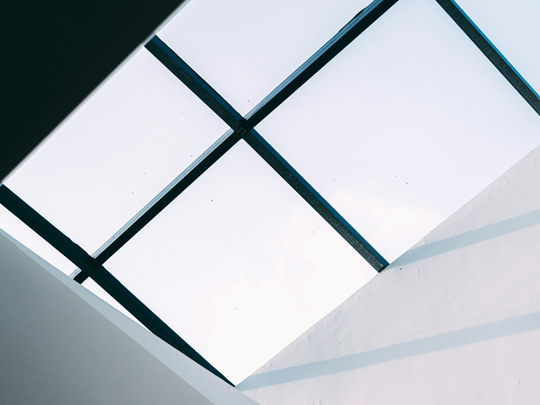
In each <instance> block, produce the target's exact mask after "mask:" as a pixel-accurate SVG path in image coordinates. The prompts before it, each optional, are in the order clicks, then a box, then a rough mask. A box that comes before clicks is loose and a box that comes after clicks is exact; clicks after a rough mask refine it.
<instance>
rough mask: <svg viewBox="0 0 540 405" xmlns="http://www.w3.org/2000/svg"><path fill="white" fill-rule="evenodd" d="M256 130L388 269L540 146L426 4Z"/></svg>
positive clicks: (516, 104)
mask: <svg viewBox="0 0 540 405" xmlns="http://www.w3.org/2000/svg"><path fill="white" fill-rule="evenodd" d="M257 130H258V131H259V132H260V133H261V135H262V136H264V137H266V139H267V140H268V141H269V142H270V143H271V144H272V145H273V146H274V147H275V148H276V149H277V150H278V152H280V153H282V154H283V156H284V157H285V158H286V159H287V160H288V161H289V163H291V164H292V165H293V167H295V168H296V169H297V170H298V171H299V172H300V173H301V174H302V175H303V176H305V177H306V179H307V180H308V181H309V182H310V183H311V184H312V185H313V186H314V187H315V189H317V190H318V191H319V192H321V193H322V195H323V197H325V198H326V199H327V200H328V201H329V202H330V204H332V205H333V206H334V208H336V209H337V210H338V212H340V213H341V214H342V215H343V216H344V217H345V219H347V220H348V221H349V222H351V223H352V225H353V226H354V227H355V228H356V230H357V231H358V232H360V234H361V235H362V236H364V237H365V238H366V239H367V240H368V241H369V242H370V243H371V244H372V245H374V247H375V248H376V249H377V250H378V251H379V252H380V253H381V254H382V255H383V256H384V257H385V258H386V259H387V260H389V261H393V260H395V259H396V258H397V257H398V256H399V255H400V254H402V253H404V252H405V251H406V250H407V249H409V248H410V247H411V246H412V245H413V244H414V243H416V242H417V241H418V240H419V239H420V238H421V237H422V236H424V235H425V234H427V233H428V232H429V231H430V230H431V229H433V228H434V227H435V226H436V225H437V224H438V223H440V222H441V221H442V220H443V219H445V218H447V217H448V216H449V215H450V214H452V213H453V212H454V211H456V210H457V209H458V208H459V207H461V206H462V205H463V204H464V203H466V202H467V201H469V200H470V199H471V198H472V197H474V196H475V195H476V194H477V193H478V192H480V191H481V190H482V189H483V188H484V187H486V186H487V185H488V184H489V183H490V182H492V181H493V180H495V179H496V178H497V177H498V176H499V175H501V174H502V173H503V172H504V171H505V170H507V169H508V168H510V167H511V166H512V165H513V164H514V163H516V162H517V161H518V160H519V159H521V158H522V157H524V156H525V155H526V154H527V153H528V152H530V151H531V150H532V149H533V148H535V147H536V146H537V145H538V144H539V143H540V118H539V117H538V115H537V114H536V113H535V112H534V111H533V110H532V108H530V106H529V105H528V104H527V103H526V102H525V101H524V100H523V99H522V98H521V97H520V96H519V94H518V93H517V92H516V91H515V90H514V89H513V88H512V87H511V86H510V85H509V84H508V82H507V81H506V80H505V79H504V77H503V76H502V75H501V74H500V73H499V72H498V71H497V70H496V69H495V68H494V67H493V66H492V65H491V63H490V62H489V61H488V60H487V59H486V58H485V57H484V56H483V54H482V53H481V52H480V51H479V50H478V49H477V48H476V47H475V45H474V44H473V43H472V42H471V41H470V40H469V39H468V38H467V37H466V36H465V35H464V34H463V33H462V32H461V30H460V29H459V28H458V26H457V25H456V24H455V23H454V22H453V21H452V20H451V19H450V18H449V17H448V16H447V15H446V13H445V12H444V11H443V10H442V8H440V7H439V5H438V4H437V3H436V2H434V1H429V0H406V1H400V2H398V3H397V4H396V5H395V6H393V7H392V8H391V9H390V10H389V11H388V12H387V13H386V14H385V15H384V16H383V17H382V18H381V19H379V20H378V21H377V22H376V23H375V24H374V25H373V26H372V27H371V28H369V29H368V30H367V31H366V32H365V33H364V34H363V35H361V36H360V37H359V38H358V39H356V40H355V42H353V43H352V44H351V45H349V47H348V48H347V49H345V50H344V51H343V52H341V54H339V55H338V56H337V57H336V58H335V59H334V60H333V61H332V62H330V64H329V65H327V66H326V67H325V68H324V69H323V70H322V71H321V72H319V73H318V74H317V75H316V76H315V77H313V78H312V79H311V80H310V81H309V82H308V83H307V84H306V85H304V86H303V87H302V88H301V89H300V90H298V91H297V92H296V93H295V94H294V95H293V96H292V97H291V98H289V100H287V101H286V102H285V103H284V104H283V105H282V106H281V107H280V108H278V110H277V111H275V112H274V113H273V114H271V115H270V116H269V117H268V118H267V119H266V120H264V121H263V122H262V123H261V124H260V125H259V126H258V127H257Z"/></svg>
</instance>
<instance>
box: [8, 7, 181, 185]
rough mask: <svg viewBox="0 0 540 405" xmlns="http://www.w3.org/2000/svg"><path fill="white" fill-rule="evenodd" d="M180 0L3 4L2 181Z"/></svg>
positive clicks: (169, 13)
mask: <svg viewBox="0 0 540 405" xmlns="http://www.w3.org/2000/svg"><path fill="white" fill-rule="evenodd" d="M182 3H184V0H92V1H88V0H76V1H74V0H51V1H39V2H38V1H11V2H6V3H5V4H3V5H2V18H1V19H2V20H3V21H2V22H1V25H2V28H1V30H2V34H3V35H2V37H3V46H2V50H1V63H0V66H1V67H0V72H1V79H0V83H1V88H0V94H1V98H2V108H1V111H2V131H1V136H0V179H4V178H5V176H7V175H8V174H9V173H10V172H11V170H12V169H14V168H15V167H16V166H17V165H18V164H19V163H20V162H21V161H22V160H23V159H24V158H25V157H26V156H27V155H29V154H30V153H31V152H32V150H33V149H34V148H35V147H36V146H37V145H39V143H40V142H41V141H42V140H43V139H44V138H45V137H46V136H47V135H48V134H50V133H51V132H52V131H53V130H54V129H55V128H56V127H57V126H58V125H59V124H60V123H61V122H62V121H63V120H64V118H66V117H67V116H68V115H69V114H70V113H71V112H72V111H73V110H74V109H75V108H76V107H77V106H78V105H79V104H80V103H81V102H82V101H83V100H84V99H85V98H86V97H87V96H88V95H89V94H90V93H91V92H92V91H93V90H94V89H95V88H96V87H97V86H98V85H99V84H100V83H101V82H102V81H103V80H104V79H105V78H107V76H108V75H109V74H110V73H111V72H112V71H113V70H114V69H115V68H116V67H117V66H118V65H120V64H121V63H122V61H123V60H124V59H125V58H127V57H128V56H129V55H130V54H131V52H132V51H133V50H134V49H136V48H137V47H138V46H139V45H141V44H142V42H143V41H144V40H145V39H146V38H148V37H149V35H151V33H152V32H153V31H154V30H155V29H156V28H157V27H158V26H159V25H160V24H161V23H162V22H163V21H164V20H166V19H167V18H168V17H169V16H170V15H171V14H172V13H174V11H175V10H176V9H178V7H179V6H180V5H181V4H182Z"/></svg>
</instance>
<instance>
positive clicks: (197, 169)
mask: <svg viewBox="0 0 540 405" xmlns="http://www.w3.org/2000/svg"><path fill="white" fill-rule="evenodd" d="M239 140H240V137H239V136H238V135H237V134H236V133H234V132H233V131H232V130H229V131H227V133H225V134H224V135H223V136H222V137H221V138H220V139H218V140H217V141H216V142H215V143H214V144H213V145H212V146H210V147H209V148H208V149H207V150H206V151H205V152H204V153H203V154H202V155H201V156H199V157H198V158H197V159H196V160H195V161H194V162H193V163H192V164H191V165H189V167H188V168H187V169H186V170H184V171H183V172H182V173H181V174H180V175H179V176H178V177H176V178H175V179H174V180H173V181H172V182H171V183H170V184H169V185H168V186H167V187H165V189H164V190H163V191H161V192H160V193H159V194H158V195H157V196H156V197H154V198H153V199H152V201H150V202H149V203H148V204H147V205H146V206H145V207H144V208H143V209H141V210H140V211H139V212H138V213H137V215H135V216H134V217H133V218H132V219H131V220H130V221H129V222H128V223H126V224H125V225H124V226H123V227H122V228H121V229H120V230H119V231H118V232H117V233H116V234H114V235H113V236H112V237H111V238H110V239H109V240H108V241H107V242H105V243H104V244H103V246H101V247H100V248H99V249H98V250H97V251H96V252H95V253H94V254H93V257H94V258H95V259H94V261H95V263H96V264H97V265H101V264H103V263H105V262H106V261H107V260H108V259H109V258H110V257H111V256H112V255H114V254H115V253H116V252H117V251H118V250H120V248H122V246H124V245H125V244H126V243H127V242H128V241H129V240H130V239H131V238H133V237H134V236H135V235H136V234H137V233H138V232H139V231H140V230H141V229H142V228H143V227H144V226H145V225H146V224H148V223H149V222H150V221H151V220H152V219H153V218H154V217H155V216H156V215H158V214H159V213H160V212H161V211H163V210H164V209H165V208H166V207H167V206H168V205H169V204H170V203H171V202H172V201H173V200H174V199H175V198H176V197H178V196H179V195H180V194H181V193H182V192H183V191H184V190H185V189H186V188H188V187H189V186H190V185H191V184H192V183H193V182H194V181H195V180H197V179H198V178H199V177H200V176H201V175H202V174H203V173H204V172H205V171H206V170H208V168H210V167H211V166H212V165H213V164H214V163H215V162H216V161H217V160H218V159H219V158H220V157H221V156H223V155H224V154H225V153H227V151H229V150H230V149H231V148H232V147H233V146H234V145H236V143H237V142H238V141H239ZM79 275H80V278H79V279H76V281H78V282H82V281H84V279H83V280H82V281H80V280H81V278H84V277H85V276H84V273H80V274H79ZM78 277H79V276H78Z"/></svg>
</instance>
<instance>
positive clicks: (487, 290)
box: [238, 148, 540, 405]
mask: <svg viewBox="0 0 540 405" xmlns="http://www.w3.org/2000/svg"><path fill="white" fill-rule="evenodd" d="M539 169H540V148H537V149H536V150H535V151H533V152H532V153H531V154H529V155H528V156H527V157H526V158H524V159H523V160H522V161H520V162H519V163H518V164H517V165H516V166H514V167H513V168H512V169H510V170H509V171H508V172H507V173H505V174H504V175H503V176H501V177H500V178H499V179H498V180H496V181H495V182H494V183H492V184H491V185H490V186H489V187H487V188H486V189H485V190H484V191H483V192H481V193H480V194H479V195H478V196H476V197H475V198H473V199H472V200H471V201H470V202H469V203H467V204H466V205H465V206H464V207H462V208H461V209H460V210H458V211H457V212H456V213H455V214H453V215H452V216H451V217H450V218H449V219H447V220H446V221H445V222H443V223H442V224H441V225H440V226H438V227H437V228H436V229H435V230H433V231H432V232H431V233H430V234H428V235H427V236H426V237H425V238H423V239H422V240H421V241H420V242H419V243H417V244H416V245H415V246H414V247H413V248H412V249H410V250H409V251H408V252H406V253H405V254H404V255H402V256H401V257H400V258H398V259H397V260H396V261H395V262H394V263H393V264H392V265H390V266H389V268H388V269H387V270H385V271H384V272H383V273H381V274H380V275H378V276H376V277H375V278H374V279H372V281H370V282H369V283H368V284H367V285H365V286H364V287H363V288H361V289H360V290H359V291H358V292H356V293H355V294H354V295H353V296H351V297H350V298H349V299H348V300H347V301H346V302H344V303H343V304H342V305H340V306H339V307H338V308H336V309H335V310H334V311H333V312H331V313H330V314H329V315H327V316H326V317H325V318H323V319H322V320H321V321H319V322H318V323H317V324H315V325H314V326H313V327H311V328H310V329H309V330H308V331H306V332H305V333H304V334H302V335H301V336H300V337H299V338H298V339H296V340H295V341H294V342H293V343H292V344H291V345H290V346H288V347H287V348H286V349H284V350H283V351H282V352H281V353H280V354H278V355H277V356H276V357H274V358H273V359H272V360H271V361H269V362H268V363H267V364H265V365H264V366H263V367H261V368H260V369H259V370H258V371H257V372H256V373H254V374H253V375H252V376H250V377H248V378H247V379H246V380H244V381H243V382H242V383H241V384H240V385H239V386H238V388H239V389H240V390H242V391H244V392H245V393H246V394H247V395H249V396H250V397H251V398H253V399H255V400H256V401H258V402H259V403H260V404H262V405H267V404H280V405H288V404H291V405H292V404H294V405H301V404H364V403H365V404H379V405H381V404H426V405H427V404H430V405H432V404H438V405H441V404H482V403H486V404H534V403H538V398H540V272H539V264H538V263H540V249H539V246H540V226H539V224H540V188H539V184H540V170H539Z"/></svg>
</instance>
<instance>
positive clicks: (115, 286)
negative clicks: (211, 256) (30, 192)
mask: <svg viewBox="0 0 540 405" xmlns="http://www.w3.org/2000/svg"><path fill="white" fill-rule="evenodd" d="M0 204H2V205H3V206H4V207H6V208H7V209H8V210H9V211H10V212H11V213H12V214H14V215H15V216H17V217H18V218H19V219H20V220H21V221H22V222H24V223H25V224H26V225H28V226H29V227H30V228H31V229H32V230H33V231H34V232H36V233H37V234H38V235H39V236H41V237H42V238H43V239H44V240H45V241H47V242H48V243H49V244H50V245H52V246H53V247H54V248H55V249H56V250H58V251H59V252H60V253H62V254H63V255H64V256H65V257H66V258H67V259H69V260H70V261H71V262H72V263H73V264H74V265H75V266H77V267H79V268H80V269H82V271H83V272H85V273H87V274H89V276H90V277H91V278H92V279H93V280H94V281H95V282H96V283H97V284H98V285H99V286H100V287H101V288H103V289H104V290H105V291H106V292H107V293H108V294H109V295H110V296H111V297H112V298H114V299H115V300H116V301H117V302H118V303H119V304H120V305H122V306H123V307H124V308H125V309H127V310H128V311H129V312H130V313H131V314H132V315H133V316H134V317H135V318H136V319H137V320H138V321H139V322H141V323H142V324H143V325H144V326H145V327H146V328H148V330H150V331H151V332H152V333H154V334H155V335H156V336H158V337H159V338H161V339H162V340H163V341H165V342H167V343H168V344H170V345H171V346H172V347H174V348H175V349H177V350H178V351H180V352H182V353H183V354H185V355H186V356H187V357H189V358H190V359H192V360H193V361H195V362H196V363H198V364H199V365H201V366H202V367H204V368H205V369H207V370H208V371H210V372H211V373H213V374H214V375H216V376H217V377H219V378H221V379H222V380H223V381H225V382H226V383H228V384H230V385H232V386H234V385H233V384H232V383H231V382H230V381H229V380H228V379H227V378H226V377H225V376H224V375H223V374H221V373H220V372H219V371H218V370H216V369H215V368H214V367H213V366H212V365H211V364H210V363H209V362H208V361H206V360H205V359H204V358H203V357H202V356H201V355H200V354H199V353H197V351H196V350H195V349H193V348H192V347H191V346H190V345H189V344H188V343H187V342H186V341H185V340H184V339H182V338H181V337H180V336H178V335H177V334H176V333H175V332H174V331H173V330H172V329H171V328H170V327H169V326H167V324H166V323H165V322H163V321H162V320H161V319H160V318H159V317H158V316H157V315H156V314H154V313H153V312H152V311H151V310H150V309H149V308H148V307H147V306H146V305H144V304H143V303H142V302H141V301H140V300H139V299H138V298H137V297H135V295H133V294H132V293H131V292H130V291H129V290H128V289H127V288H126V287H124V285H123V284H122V283H120V281H118V280H117V279H116V278H115V277H114V276H113V275H112V274H111V273H109V272H108V271H107V270H106V269H105V268H104V267H103V266H101V265H96V264H95V262H94V259H93V258H92V257H91V256H90V255H89V254H88V253H86V252H85V251H84V250H83V249H82V248H81V247H80V246H79V245H77V244H76V243H75V242H73V241H72V240H71V239H69V238H68V237H67V236H65V235H64V234H63V233H62V232H60V231H59V230H58V229H57V228H56V227H55V226H54V225H52V224H51V223H50V222H49V221H47V220H46V219H45V218H43V217H42V216H41V215H40V214H39V213H37V212H36V211H35V210H34V209H33V208H32V207H30V206H29V205H28V204H26V203H25V202H24V201H23V200H22V199H21V198H19V197H18V196H17V195H16V194H15V193H13V192H12V191H11V190H10V189H9V188H7V187H6V186H5V185H3V184H1V185H0Z"/></svg>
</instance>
